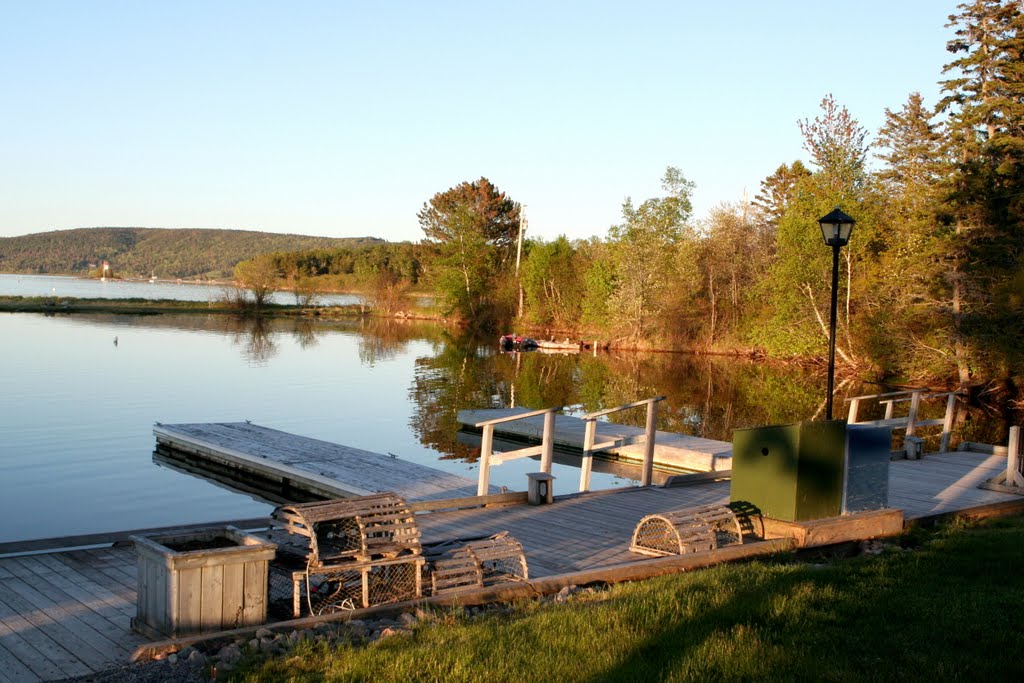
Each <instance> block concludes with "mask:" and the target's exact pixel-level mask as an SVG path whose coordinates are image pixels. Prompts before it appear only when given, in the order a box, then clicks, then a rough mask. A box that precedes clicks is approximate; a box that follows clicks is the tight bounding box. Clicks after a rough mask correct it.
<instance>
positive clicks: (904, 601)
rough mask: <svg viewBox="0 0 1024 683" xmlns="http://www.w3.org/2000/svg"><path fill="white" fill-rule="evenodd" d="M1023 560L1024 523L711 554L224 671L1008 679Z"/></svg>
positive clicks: (1023, 586) (1014, 659)
mask: <svg viewBox="0 0 1024 683" xmlns="http://www.w3.org/2000/svg"><path fill="white" fill-rule="evenodd" d="M918 533H919V534H920V532H918ZM1021 567H1024V519H1021V518H1015V519H1011V520H1004V521H998V522H993V523H989V524H987V525H985V526H981V527H975V528H967V527H963V526H951V527H947V528H945V529H943V530H941V531H939V532H933V533H930V534H928V535H927V536H921V535H918V536H910V537H905V538H904V539H901V543H900V544H893V545H889V546H886V549H885V550H884V551H883V552H882V553H881V554H879V555H877V556H870V555H864V556H860V557H857V558H853V559H837V558H832V557H812V558H803V559H801V560H799V561H798V560H796V559H794V558H782V559H780V560H777V561H775V562H757V563H750V564H746V565H735V566H720V567H717V568H714V569H711V570H707V571H701V572H695V573H692V574H682V575H676V576H670V577H663V578H660V579H655V580H650V581H645V582H640V583H634V584H628V585H621V586H615V587H612V588H611V589H609V590H607V591H599V592H596V593H592V594H587V593H584V594H580V595H579V596H578V597H575V598H573V599H572V600H571V601H570V602H567V603H565V604H553V603H539V602H531V603H526V604H522V605H519V606H517V609H516V610H514V611H513V613H512V614H489V615H486V616H483V617H477V618H467V617H464V616H462V612H461V611H460V612H459V613H458V614H457V615H456V614H448V615H445V614H442V615H441V616H440V618H439V620H438V621H436V622H432V623H431V622H421V623H420V624H419V625H418V626H417V627H416V629H415V631H414V632H413V633H412V635H409V636H392V637H390V638H386V639H383V640H380V641H377V642H375V643H373V644H371V645H368V646H366V645H360V644H353V645H344V646H341V647H338V648H329V647H327V646H326V645H324V644H311V643H300V644H299V645H298V646H297V648H296V649H295V650H293V651H292V653H291V654H290V655H288V656H284V657H279V658H276V659H271V660H267V661H263V662H258V661H251V660H250V661H249V662H248V665H246V666H243V667H242V668H240V669H239V670H237V671H236V672H234V673H235V675H234V676H233V680H247V681H282V680H294V681H299V680H303V681H304V680H315V681H321V680H323V681H331V680H345V681H347V680H373V681H399V680H420V681H517V682H519V681H534V680H536V681H541V680H544V681H552V680H553V681H646V680H667V681H677V680H678V681H683V680H685V681H691V680H701V681H703V680H794V679H796V680H851V681H853V680H857V681H860V680H896V679H899V680H928V679H931V680H943V681H945V680H956V679H970V680H1011V679H1017V678H1018V675H1019V673H1020V671H1021V663H1020V655H1021V653H1022V652H1024V628H1022V624H1024V621H1022V617H1021V615H1022V607H1024V582H1022V581H1021V580H1020V571H1021Z"/></svg>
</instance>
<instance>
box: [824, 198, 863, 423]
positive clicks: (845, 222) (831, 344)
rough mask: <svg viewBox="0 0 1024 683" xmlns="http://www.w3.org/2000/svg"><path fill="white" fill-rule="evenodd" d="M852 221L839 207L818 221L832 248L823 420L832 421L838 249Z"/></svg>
mask: <svg viewBox="0 0 1024 683" xmlns="http://www.w3.org/2000/svg"><path fill="white" fill-rule="evenodd" d="M856 222H857V221H855V220H853V219H852V218H850V217H849V216H847V215H846V214H845V213H843V212H842V211H841V210H840V209H839V207H838V206H837V207H836V208H834V209H832V211H831V213H829V214H828V215H826V216H822V217H821V218H819V219H818V225H820V226H821V236H822V237H823V238H824V239H825V244H826V245H827V246H830V247H832V315H831V317H830V318H829V334H828V395H827V396H826V399H825V419H826V420H831V419H832V392H833V387H834V385H835V374H836V297H837V294H838V290H839V249H840V248H841V247H845V246H846V244H847V243H848V242H849V241H850V233H852V232H853V224H854V223H856Z"/></svg>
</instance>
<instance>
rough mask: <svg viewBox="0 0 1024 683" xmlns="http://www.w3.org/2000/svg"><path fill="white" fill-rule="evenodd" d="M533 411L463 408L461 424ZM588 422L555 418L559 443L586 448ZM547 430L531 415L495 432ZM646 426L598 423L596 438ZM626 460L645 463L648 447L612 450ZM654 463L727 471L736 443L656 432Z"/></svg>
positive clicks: (530, 434)
mask: <svg viewBox="0 0 1024 683" xmlns="http://www.w3.org/2000/svg"><path fill="white" fill-rule="evenodd" d="M528 412H530V411H529V410H527V409H526V408H495V409H490V410H460V411H459V416H458V420H459V424H461V425H463V426H464V427H466V428H469V429H475V427H474V425H476V424H478V423H480V422H484V421H486V420H493V419H496V418H500V417H509V416H511V415H516V414H519V413H528ZM585 429H586V421H585V420H581V419H580V418H578V417H572V416H570V415H558V416H557V417H556V418H555V435H554V440H555V444H556V446H560V447H562V448H568V449H572V450H575V451H582V450H583V438H584V431H585ZM543 432H544V416H543V415H538V416H536V417H528V418H524V419H522V420H516V421H515V422H504V423H501V424H497V425H495V426H494V434H495V436H498V437H505V438H513V439H524V440H528V441H533V442H537V443H540V440H541V435H542V434H543ZM643 434H644V429H643V428H642V427H633V426H631V425H622V424H615V423H613V422H602V421H598V423H597V438H596V441H597V442H598V443H601V442H603V441H608V440H615V439H621V438H627V437H634V436H643ZM607 452H608V453H611V454H613V455H615V456H617V457H618V458H620V459H622V460H627V461H629V462H636V463H639V462H642V461H643V453H644V446H643V444H634V445H630V446H623V447H620V448H614V449H611V450H609V451H607ZM654 465H655V466H656V467H663V468H673V469H680V470H696V471H702V472H710V471H719V470H727V469H730V468H731V467H732V444H731V443H729V442H727V441H715V440H714V439H704V438H701V437H697V436H687V435H685V434H676V433H675V432H662V431H659V432H657V433H656V434H655V445H654Z"/></svg>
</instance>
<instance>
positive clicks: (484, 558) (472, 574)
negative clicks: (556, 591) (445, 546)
mask: <svg viewBox="0 0 1024 683" xmlns="http://www.w3.org/2000/svg"><path fill="white" fill-rule="evenodd" d="M529 578H530V574H529V568H528V567H527V564H526V555H525V553H523V546H522V544H521V543H520V542H519V541H517V540H516V539H514V538H513V537H511V536H509V535H508V532H502V533H500V534H495V535H494V536H491V537H490V538H485V539H478V540H473V541H466V542H464V543H462V544H460V545H458V546H456V547H454V548H451V549H449V550H447V551H446V552H444V553H443V554H442V555H441V556H440V557H438V558H437V559H435V560H434V561H433V562H432V564H431V573H430V585H431V594H432V595H448V594H452V593H459V592H463V591H467V590H472V589H474V588H483V587H485V586H494V585H498V584H501V583H510V582H513V581H526V580H528V579H529Z"/></svg>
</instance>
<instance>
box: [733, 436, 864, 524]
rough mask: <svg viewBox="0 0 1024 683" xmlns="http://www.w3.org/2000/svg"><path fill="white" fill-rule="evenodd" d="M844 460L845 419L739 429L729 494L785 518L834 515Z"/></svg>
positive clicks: (839, 502) (838, 511) (769, 514)
mask: <svg viewBox="0 0 1024 683" xmlns="http://www.w3.org/2000/svg"><path fill="white" fill-rule="evenodd" d="M845 464H846V421H845V420H829V421H825V422H799V423H796V424H790V425H775V426H771V427H756V428H752V429H737V430H735V431H734V432H733V442H732V495H731V498H732V500H733V501H745V502H748V503H752V504H754V505H755V506H757V507H758V508H759V509H760V510H761V513H762V514H763V515H765V516H766V517H773V518H775V519H781V520H786V521H804V520H810V519H822V518H825V517H837V516H838V515H839V514H841V512H842V506H843V476H844V469H845Z"/></svg>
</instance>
